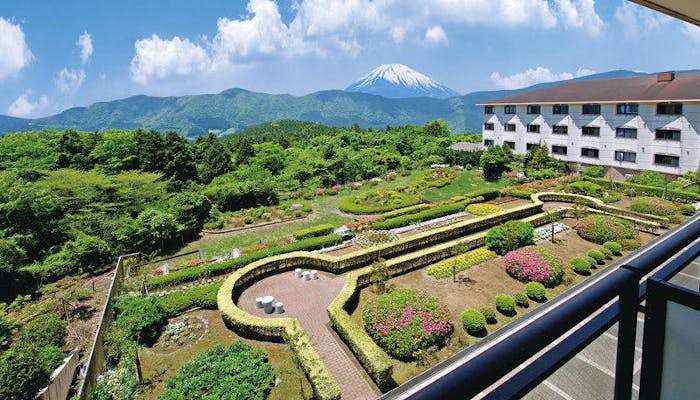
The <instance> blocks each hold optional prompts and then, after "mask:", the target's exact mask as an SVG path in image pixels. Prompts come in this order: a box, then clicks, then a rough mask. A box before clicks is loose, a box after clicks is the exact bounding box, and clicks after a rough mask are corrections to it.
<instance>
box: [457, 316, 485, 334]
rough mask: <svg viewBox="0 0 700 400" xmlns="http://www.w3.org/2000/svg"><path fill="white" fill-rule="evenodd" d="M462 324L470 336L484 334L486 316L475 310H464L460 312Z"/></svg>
mask: <svg viewBox="0 0 700 400" xmlns="http://www.w3.org/2000/svg"><path fill="white" fill-rule="evenodd" d="M462 326H464V330H465V331H467V333H468V334H470V335H472V336H477V337H481V336H486V317H484V315H483V314H482V313H480V312H479V311H476V310H466V311H465V312H463V313H462Z"/></svg>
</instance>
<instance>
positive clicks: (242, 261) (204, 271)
mask: <svg viewBox="0 0 700 400" xmlns="http://www.w3.org/2000/svg"><path fill="white" fill-rule="evenodd" d="M341 242H342V240H341V239H340V236H339V235H337V234H332V235H326V236H321V237H314V238H308V239H304V240H299V241H296V242H294V243H290V244H288V245H284V246H278V247H271V248H269V249H263V250H260V251H255V252H252V253H247V254H243V255H241V256H240V257H238V258H231V259H228V260H224V261H221V262H218V263H215V264H202V265H198V266H196V267H190V268H185V269H182V270H179V271H175V272H171V273H169V274H168V275H159V276H155V277H152V278H149V279H148V280H147V281H146V286H147V287H148V289H149V290H154V289H160V288H164V287H167V286H173V285H178V284H180V283H184V282H190V281H195V280H197V279H200V278H202V277H205V276H216V275H223V274H226V273H229V272H231V271H234V270H236V269H238V268H241V267H243V266H245V265H247V264H250V263H251V262H253V261H257V260H260V259H263V258H265V257H269V256H274V255H277V254H284V253H289V252H293V251H300V250H317V249H322V248H324V247H329V246H333V245H336V244H338V243H341Z"/></svg>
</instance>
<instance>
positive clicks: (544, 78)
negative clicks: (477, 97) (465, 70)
mask: <svg viewBox="0 0 700 400" xmlns="http://www.w3.org/2000/svg"><path fill="white" fill-rule="evenodd" d="M594 73H595V71H593V70H590V69H587V68H579V69H578V70H577V71H576V72H574V73H571V72H562V73H560V74H556V73H553V72H552V71H550V70H549V68H545V67H537V68H535V69H532V68H530V69H528V70H526V71H523V72H518V73H515V74H513V75H506V76H502V75H501V74H500V73H498V72H493V73H491V77H490V78H491V81H492V82H494V83H495V84H496V85H497V86H498V87H500V88H502V89H518V88H523V87H527V86H532V85H535V84H538V83H542V82H553V81H560V80H566V79H573V78H578V77H581V76H586V75H591V74H594Z"/></svg>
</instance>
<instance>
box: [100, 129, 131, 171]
mask: <svg viewBox="0 0 700 400" xmlns="http://www.w3.org/2000/svg"><path fill="white" fill-rule="evenodd" d="M90 158H91V159H92V160H93V161H94V162H95V163H96V164H98V165H99V168H100V169H101V170H102V171H104V172H105V173H107V174H116V173H117V172H119V171H126V170H129V169H135V168H136V167H137V166H138V157H137V147H136V142H135V141H134V135H133V133H132V132H131V131H106V132H104V133H103V134H102V141H101V142H100V143H99V144H98V145H97V146H95V148H94V149H93V150H92V152H91V153H90Z"/></svg>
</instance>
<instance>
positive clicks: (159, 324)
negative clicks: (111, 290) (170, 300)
mask: <svg viewBox="0 0 700 400" xmlns="http://www.w3.org/2000/svg"><path fill="white" fill-rule="evenodd" d="M112 312H113V313H114V316H115V319H114V325H115V326H116V327H117V328H119V329H123V330H125V331H126V332H128V333H129V336H130V337H131V338H132V339H133V340H135V341H137V342H139V343H143V344H152V343H154V342H155V341H156V339H158V336H159V335H160V332H161V329H162V328H163V325H165V312H164V311H163V307H161V305H160V302H159V301H158V299H157V298H155V297H150V296H131V295H128V294H127V295H121V296H117V297H115V298H114V305H113V306H112Z"/></svg>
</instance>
